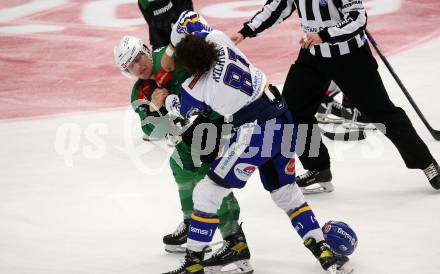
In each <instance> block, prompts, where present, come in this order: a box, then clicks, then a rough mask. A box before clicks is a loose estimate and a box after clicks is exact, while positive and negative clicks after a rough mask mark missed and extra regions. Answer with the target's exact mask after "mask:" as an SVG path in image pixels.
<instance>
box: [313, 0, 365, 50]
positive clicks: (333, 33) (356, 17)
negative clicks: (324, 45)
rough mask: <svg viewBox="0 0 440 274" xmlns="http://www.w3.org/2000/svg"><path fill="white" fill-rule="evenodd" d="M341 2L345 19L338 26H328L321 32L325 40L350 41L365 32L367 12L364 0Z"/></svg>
mask: <svg viewBox="0 0 440 274" xmlns="http://www.w3.org/2000/svg"><path fill="white" fill-rule="evenodd" d="M340 2H341V12H342V14H343V15H344V19H343V20H342V21H341V22H339V23H338V24H337V25H336V26H333V27H327V28H325V29H323V30H321V31H320V32H319V36H320V37H321V39H322V41H323V42H328V43H331V44H334V43H338V42H345V41H348V40H350V39H351V38H353V37H355V36H356V35H358V34H360V33H361V32H363V31H364V30H365V28H366V26H367V13H366V11H365V8H364V6H363V4H362V0H341V1H340Z"/></svg>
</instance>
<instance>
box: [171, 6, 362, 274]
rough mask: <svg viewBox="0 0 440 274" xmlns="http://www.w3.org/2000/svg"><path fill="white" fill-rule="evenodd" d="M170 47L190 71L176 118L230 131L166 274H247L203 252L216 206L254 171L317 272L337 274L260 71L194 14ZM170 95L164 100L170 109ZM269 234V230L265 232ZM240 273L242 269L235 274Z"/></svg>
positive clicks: (339, 263)
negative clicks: (225, 268) (220, 123)
mask: <svg viewBox="0 0 440 274" xmlns="http://www.w3.org/2000/svg"><path fill="white" fill-rule="evenodd" d="M171 42H172V44H173V46H174V47H175V61H176V65H177V66H183V67H185V68H186V69H187V70H188V71H190V72H191V73H192V75H193V76H192V77H190V78H188V79H187V80H186V81H185V82H184V84H183V85H182V90H181V105H180V113H181V115H182V116H184V117H185V118H190V117H191V116H192V115H203V113H205V112H209V111H215V112H217V113H219V114H221V115H223V116H224V117H225V119H226V120H228V122H229V123H230V124H231V125H232V126H233V127H234V128H235V129H236V134H233V135H232V137H231V139H230V140H229V144H228V145H227V146H225V147H224V148H222V149H220V151H222V152H221V153H220V154H219V156H218V158H217V159H216V160H215V161H214V162H213V163H212V165H211V168H210V171H209V172H208V174H207V175H206V176H205V178H204V179H203V180H202V181H201V182H200V183H199V184H198V185H197V186H196V188H195V189H194V192H193V200H194V211H193V215H192V218H191V223H190V229H189V232H188V242H187V252H186V256H185V261H184V263H183V265H182V266H181V267H180V268H178V269H176V270H173V271H171V272H168V273H167V274H188V273H192V274H205V273H249V272H245V271H246V264H243V265H241V266H240V267H239V269H237V270H236V272H222V269H220V268H214V269H213V268H211V267H210V264H209V260H210V259H209V258H208V259H207V260H204V249H205V247H206V246H207V245H208V244H209V243H210V242H211V241H212V238H213V236H214V233H215V231H216V229H217V226H218V222H219V221H218V216H217V215H216V212H217V209H218V207H219V206H220V203H221V201H222V199H223V197H225V196H226V195H228V194H229V193H230V192H231V191H232V188H243V187H244V186H245V185H246V182H247V180H248V179H249V178H250V177H251V175H252V174H253V172H254V171H256V170H257V169H258V170H259V172H260V178H261V182H262V184H263V186H264V188H265V189H266V190H267V191H269V192H270V195H271V197H272V199H273V201H274V202H275V204H276V205H277V206H278V207H280V208H281V209H282V210H283V211H284V212H285V213H286V214H287V216H288V217H289V219H290V222H291V224H292V226H293V228H294V230H296V232H297V233H298V234H299V236H300V237H301V238H302V239H303V241H304V244H305V246H306V247H307V248H308V249H309V250H310V251H311V252H312V254H313V255H314V256H315V258H316V259H317V260H318V261H319V263H320V264H321V266H322V267H323V269H325V270H327V271H328V272H329V273H338V274H345V273H350V272H351V271H352V270H353V269H352V268H351V267H350V266H349V265H348V263H347V262H348V258H347V257H345V256H338V255H336V254H334V253H333V252H332V251H331V250H330V248H329V246H328V245H327V243H326V242H325V240H324V237H323V233H322V231H321V228H320V226H319V223H318V221H317V219H316V217H315V215H314V213H313V211H312V210H311V208H310V206H309V205H308V204H307V202H306V201H305V199H304V196H303V194H302V192H301V191H300V189H299V188H298V186H297V185H296V184H295V155H294V151H295V139H296V136H295V128H294V126H293V125H294V123H293V119H292V117H291V114H290V113H289V112H288V110H287V106H286V103H285V101H284V100H283V98H282V97H281V96H280V94H279V92H278V90H277V89H276V88H275V87H273V86H271V85H269V82H268V80H267V79H266V76H265V74H264V73H263V72H262V71H260V70H259V69H258V68H256V67H255V66H254V65H252V63H251V62H250V61H249V60H248V59H247V58H246V56H245V55H244V54H243V53H242V52H241V51H240V50H239V49H238V48H237V47H236V46H235V45H234V44H233V43H232V41H230V40H229V38H228V37H227V36H226V35H225V34H224V33H222V32H220V31H218V30H212V29H211V28H210V27H209V26H208V25H207V23H206V21H204V20H203V18H201V17H200V16H199V15H198V14H196V13H194V12H184V13H182V14H181V16H180V18H179V20H178V22H177V23H176V25H175V26H174V27H173V31H172V34H171ZM176 101H177V98H175V97H174V98H173V97H169V98H167V103H166V105H167V109H168V110H169V111H171V112H173V111H176V108H175V106H177V105H178V104H176ZM268 233H270V231H269V232H268ZM240 270H243V271H244V272H243V271H241V272H240Z"/></svg>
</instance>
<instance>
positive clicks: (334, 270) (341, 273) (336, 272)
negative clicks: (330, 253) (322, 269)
mask: <svg viewBox="0 0 440 274" xmlns="http://www.w3.org/2000/svg"><path fill="white" fill-rule="evenodd" d="M353 270H354V269H353V267H352V266H351V265H350V264H349V263H345V264H344V265H342V266H340V267H338V266H337V265H332V266H330V267H329V268H328V269H327V272H328V273H329V274H349V273H352V272H353Z"/></svg>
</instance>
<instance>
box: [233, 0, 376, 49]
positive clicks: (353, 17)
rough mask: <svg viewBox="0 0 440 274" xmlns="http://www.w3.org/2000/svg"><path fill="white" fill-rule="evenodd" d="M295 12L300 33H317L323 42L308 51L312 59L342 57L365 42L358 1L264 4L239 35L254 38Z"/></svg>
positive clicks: (272, 1) (278, 0)
mask: <svg viewBox="0 0 440 274" xmlns="http://www.w3.org/2000/svg"><path fill="white" fill-rule="evenodd" d="M295 10H297V11H298V15H299V17H300V18H301V26H302V30H303V32H304V33H312V32H313V33H318V34H319V36H320V37H321V39H322V41H323V43H321V44H318V45H315V46H313V47H312V48H311V49H310V53H311V54H313V55H315V56H319V57H327V58H329V57H336V56H341V55H345V54H348V53H350V52H352V51H354V50H356V49H358V48H360V47H362V46H363V45H364V44H365V43H366V42H367V40H366V38H365V28H366V25H367V13H366V11H365V8H364V6H363V4H362V0H268V1H267V2H266V4H265V5H264V7H263V8H262V9H261V10H260V11H259V12H258V13H257V14H255V15H254V17H252V19H251V20H250V21H248V22H246V23H244V27H243V28H242V29H241V30H240V31H239V32H240V33H241V34H243V36H244V37H255V36H257V35H258V34H259V33H261V32H263V31H264V30H266V29H269V28H271V27H273V26H275V25H278V24H279V23H281V22H283V21H284V20H286V19H287V18H288V17H290V15H291V14H292V13H293V12H294V11H295Z"/></svg>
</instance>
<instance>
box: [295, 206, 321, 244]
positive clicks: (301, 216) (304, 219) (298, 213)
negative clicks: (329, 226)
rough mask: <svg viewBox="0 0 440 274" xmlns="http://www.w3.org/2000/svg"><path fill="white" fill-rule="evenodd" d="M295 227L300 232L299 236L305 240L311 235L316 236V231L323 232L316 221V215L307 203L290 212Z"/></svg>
mask: <svg viewBox="0 0 440 274" xmlns="http://www.w3.org/2000/svg"><path fill="white" fill-rule="evenodd" d="M288 215H289V217H290V220H291V222H292V225H293V227H294V228H295V230H296V231H297V232H298V234H299V236H301V238H303V239H304V236H306V235H307V234H309V232H311V234H315V233H313V232H315V230H319V233H320V234H322V232H321V227H320V226H319V223H318V221H317V220H316V217H315V214H314V213H313V211H312V209H311V208H310V207H309V205H308V204H307V203H304V204H302V205H301V206H300V207H298V208H295V209H294V210H291V211H289V212H288Z"/></svg>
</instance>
